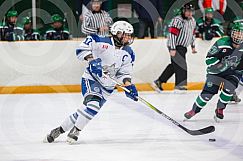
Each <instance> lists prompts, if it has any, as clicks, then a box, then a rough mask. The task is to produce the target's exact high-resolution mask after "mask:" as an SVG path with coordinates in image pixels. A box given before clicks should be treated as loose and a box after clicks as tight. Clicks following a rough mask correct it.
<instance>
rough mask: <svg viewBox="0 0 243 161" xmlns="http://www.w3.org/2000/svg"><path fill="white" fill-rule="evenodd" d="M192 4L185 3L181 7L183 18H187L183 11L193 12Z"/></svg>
mask: <svg viewBox="0 0 243 161" xmlns="http://www.w3.org/2000/svg"><path fill="white" fill-rule="evenodd" d="M194 10H195V9H194V6H193V4H191V3H186V4H185V5H184V6H183V7H182V8H181V16H182V17H183V18H184V19H187V17H185V12H186V11H192V12H193V14H194Z"/></svg>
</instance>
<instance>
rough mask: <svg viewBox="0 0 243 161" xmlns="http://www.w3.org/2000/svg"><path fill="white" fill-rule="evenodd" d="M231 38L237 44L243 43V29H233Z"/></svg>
mask: <svg viewBox="0 0 243 161" xmlns="http://www.w3.org/2000/svg"><path fill="white" fill-rule="evenodd" d="M231 39H232V41H233V42H234V43H235V44H237V45H239V44H241V43H243V31H242V30H237V29H232V31H231Z"/></svg>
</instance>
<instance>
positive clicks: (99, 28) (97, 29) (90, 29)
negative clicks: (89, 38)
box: [82, 0, 112, 36]
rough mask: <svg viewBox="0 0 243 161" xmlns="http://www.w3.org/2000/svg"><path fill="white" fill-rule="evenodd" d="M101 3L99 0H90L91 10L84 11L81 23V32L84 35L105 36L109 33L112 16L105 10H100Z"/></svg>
mask: <svg viewBox="0 0 243 161" xmlns="http://www.w3.org/2000/svg"><path fill="white" fill-rule="evenodd" d="M101 4H102V1H101V0H91V10H89V11H88V12H86V13H85V15H84V21H83V24H82V32H83V33H84V34H85V35H90V34H98V35H102V36H107V35H108V34H109V26H110V25H111V24H112V18H111V17H110V15H109V14H108V13H107V12H106V11H104V10H101Z"/></svg>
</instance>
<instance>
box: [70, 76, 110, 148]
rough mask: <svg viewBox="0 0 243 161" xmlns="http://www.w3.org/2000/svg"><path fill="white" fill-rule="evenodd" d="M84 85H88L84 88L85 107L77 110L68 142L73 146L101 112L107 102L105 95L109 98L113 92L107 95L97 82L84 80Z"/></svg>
mask: <svg viewBox="0 0 243 161" xmlns="http://www.w3.org/2000/svg"><path fill="white" fill-rule="evenodd" d="M83 83H84V84H86V86H85V87H84V88H82V93H83V95H84V101H83V105H82V107H81V108H80V109H78V110H77V114H78V117H77V119H76V121H75V122H74V126H73V128H72V129H71V130H70V132H69V133H68V139H67V141H68V142H69V143H70V144H72V143H74V142H76V141H77V140H78V136H79V132H80V131H81V130H83V128H84V127H85V126H86V125H87V124H88V123H89V121H91V120H92V119H93V118H94V117H95V116H96V114H97V113H98V112H99V110H100V109H101V107H102V106H103V105H104V103H105V102H106V98H107V97H104V95H106V96H108V95H110V94H111V93H112V91H108V92H107V93H108V94H107V93H105V92H104V91H103V88H102V87H101V85H100V84H99V83H98V82H96V81H91V80H87V79H83Z"/></svg>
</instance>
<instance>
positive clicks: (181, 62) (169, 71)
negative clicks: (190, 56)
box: [159, 46, 187, 87]
mask: <svg viewBox="0 0 243 161" xmlns="http://www.w3.org/2000/svg"><path fill="white" fill-rule="evenodd" d="M186 52H187V48H186V47H183V46H176V55H175V56H174V57H172V56H171V63H170V64H169V65H168V66H167V67H166V68H165V70H164V71H163V73H162V74H161V75H160V77H159V81H160V82H161V83H166V82H167V81H168V79H170V77H171V76H172V75H173V74H174V73H175V86H176V87H178V86H186V85H187V63H186Z"/></svg>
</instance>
